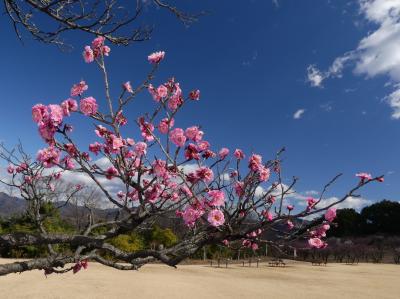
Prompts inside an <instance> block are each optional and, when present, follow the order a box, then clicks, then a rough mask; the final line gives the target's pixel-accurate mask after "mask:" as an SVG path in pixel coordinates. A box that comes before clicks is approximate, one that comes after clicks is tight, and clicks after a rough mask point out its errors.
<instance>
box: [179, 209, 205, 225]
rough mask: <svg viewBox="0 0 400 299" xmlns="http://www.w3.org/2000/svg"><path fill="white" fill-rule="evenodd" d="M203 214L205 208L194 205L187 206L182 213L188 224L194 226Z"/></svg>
mask: <svg viewBox="0 0 400 299" xmlns="http://www.w3.org/2000/svg"><path fill="white" fill-rule="evenodd" d="M203 214H204V211H203V210H199V209H195V208H193V207H192V206H187V207H186V209H185V210H184V211H183V213H182V218H183V221H184V222H185V224H186V225H187V226H189V227H193V226H194V225H195V223H196V221H197V219H199V218H200V217H201V216H202V215H203Z"/></svg>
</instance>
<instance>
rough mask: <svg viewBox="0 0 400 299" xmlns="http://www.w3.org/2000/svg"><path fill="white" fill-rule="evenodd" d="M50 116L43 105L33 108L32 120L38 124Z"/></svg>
mask: <svg viewBox="0 0 400 299" xmlns="http://www.w3.org/2000/svg"><path fill="white" fill-rule="evenodd" d="M47 115H48V111H47V107H46V106H45V105H43V104H36V105H35V106H33V107H32V119H33V121H34V122H36V123H40V122H42V121H43V120H44V119H45V118H46V117H47Z"/></svg>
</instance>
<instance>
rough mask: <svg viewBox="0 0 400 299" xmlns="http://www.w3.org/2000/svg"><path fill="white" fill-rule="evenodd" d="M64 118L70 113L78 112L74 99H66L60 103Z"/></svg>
mask: <svg viewBox="0 0 400 299" xmlns="http://www.w3.org/2000/svg"><path fill="white" fill-rule="evenodd" d="M61 107H62V110H63V114H64V116H70V114H71V112H76V111H78V103H77V102H76V100H74V99H67V100H65V101H64V102H62V103H61Z"/></svg>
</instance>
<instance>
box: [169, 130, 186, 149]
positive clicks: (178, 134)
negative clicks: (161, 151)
mask: <svg viewBox="0 0 400 299" xmlns="http://www.w3.org/2000/svg"><path fill="white" fill-rule="evenodd" d="M169 138H170V140H171V141H172V142H173V143H174V144H175V145H176V146H178V147H182V146H184V145H185V142H186V137H185V134H184V131H183V130H182V129H181V128H175V129H173V130H172V131H171V132H170V133H169Z"/></svg>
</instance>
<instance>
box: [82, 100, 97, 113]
mask: <svg viewBox="0 0 400 299" xmlns="http://www.w3.org/2000/svg"><path fill="white" fill-rule="evenodd" d="M80 109H81V111H82V113H83V114H84V115H86V116H88V115H93V114H96V113H97V109H98V105H97V102H96V99H95V98H93V97H87V98H84V99H82V100H81V102H80Z"/></svg>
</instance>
